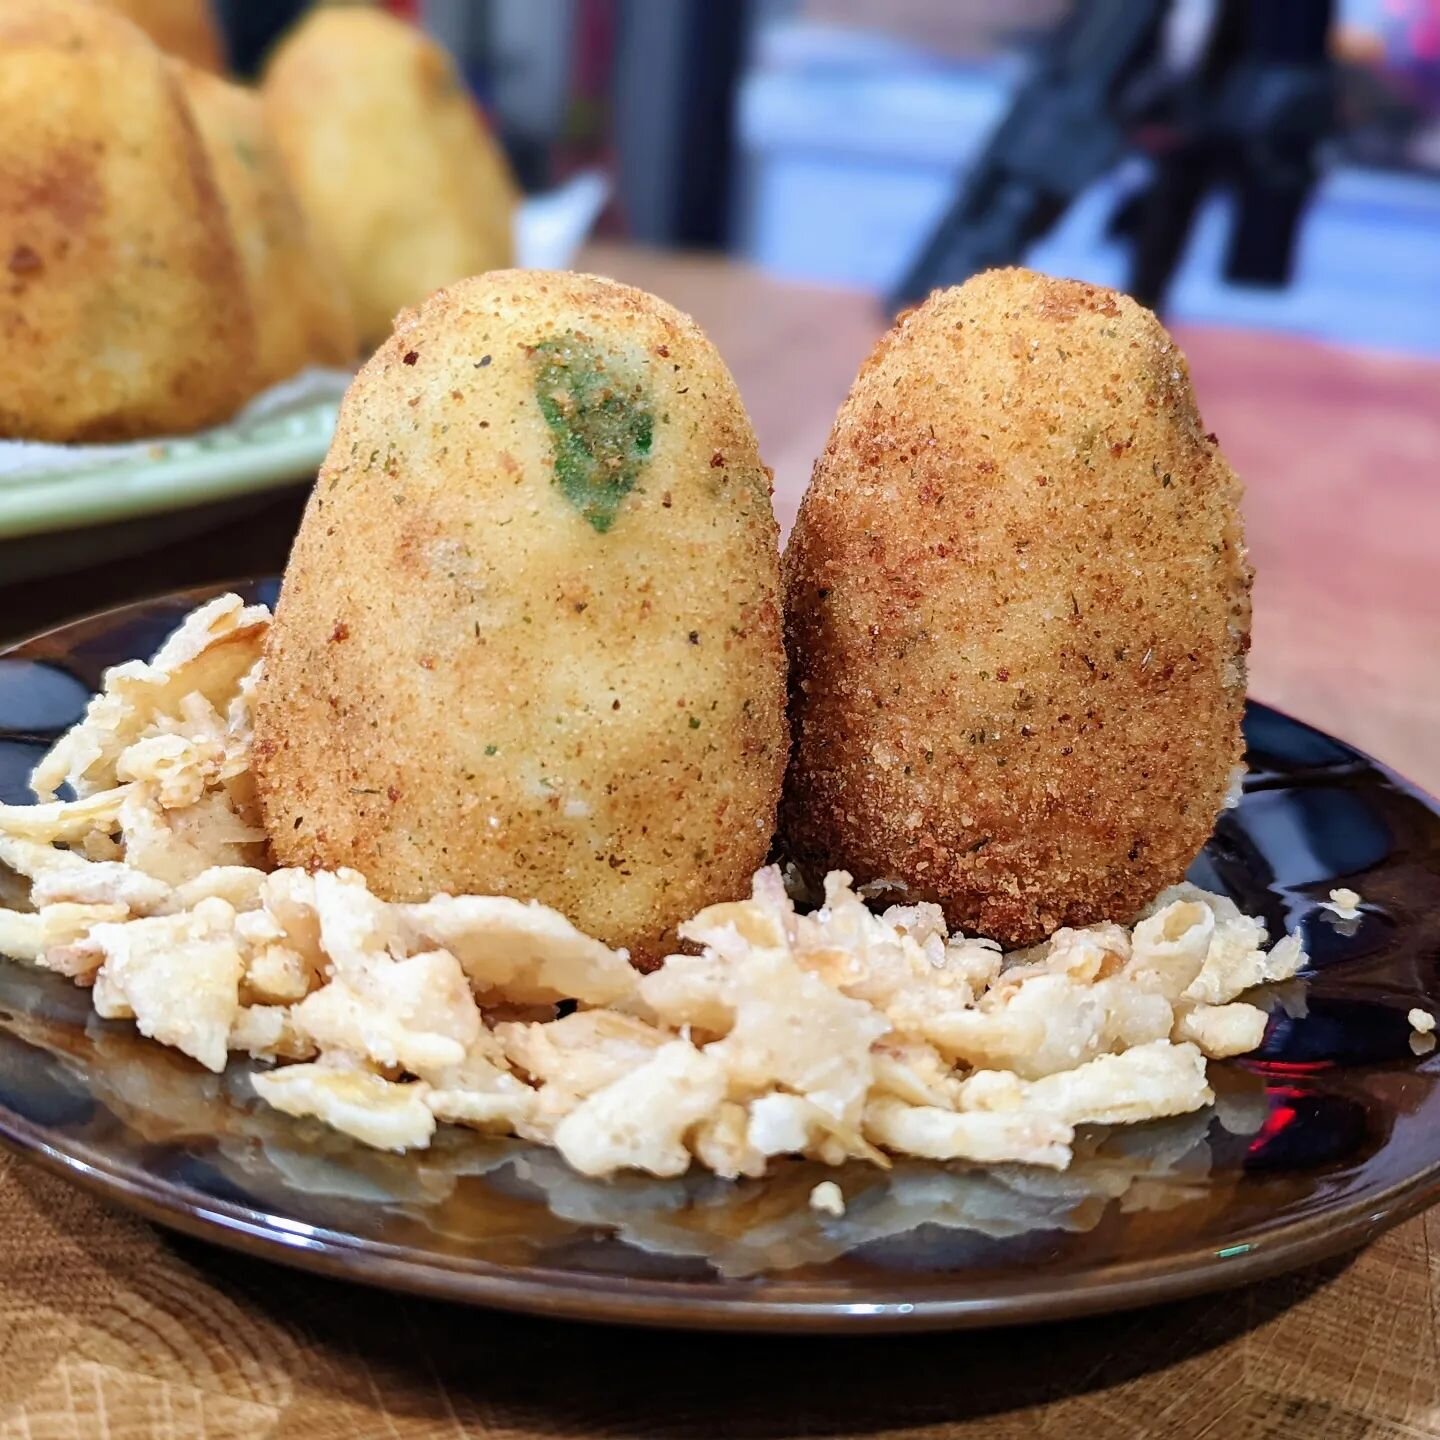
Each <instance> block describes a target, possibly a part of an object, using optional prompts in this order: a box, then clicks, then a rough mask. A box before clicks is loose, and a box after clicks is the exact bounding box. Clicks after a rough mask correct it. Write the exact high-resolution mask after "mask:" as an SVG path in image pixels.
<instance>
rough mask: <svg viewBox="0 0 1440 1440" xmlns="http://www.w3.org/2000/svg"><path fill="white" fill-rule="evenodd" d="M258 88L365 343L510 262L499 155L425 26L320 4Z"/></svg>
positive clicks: (507, 183) (508, 214) (511, 203)
mask: <svg viewBox="0 0 1440 1440" xmlns="http://www.w3.org/2000/svg"><path fill="white" fill-rule="evenodd" d="M264 93H265V103H266V107H267V110H268V113H269V117H270V121H271V126H272V129H273V131H274V133H275V136H276V139H277V142H278V143H279V145H280V148H281V153H282V156H283V158H284V161H285V164H286V166H287V168H288V170H289V172H290V178H291V181H292V183H293V184H294V186H295V189H296V191H297V193H298V194H299V196H300V201H301V204H302V205H304V207H305V209H306V211H307V213H308V214H309V216H310V220H311V223H312V224H313V225H314V226H315V228H316V230H317V232H318V233H319V234H320V236H321V238H322V239H323V240H324V241H325V243H326V244H327V246H328V247H329V249H330V250H331V251H332V252H333V253H334V254H335V255H336V256H337V257H338V259H339V263H340V269H341V274H342V275H343V277H344V280H345V284H346V287H347V289H348V290H349V293H350V298H351V306H352V309H353V311H354V314H355V317H356V321H357V323H358V325H359V328H360V336H361V339H362V340H363V341H364V342H365V344H366V345H367V346H373V345H375V344H378V343H379V341H381V340H383V339H384V338H385V337H386V336H387V335H388V334H389V333H390V326H391V323H392V321H393V320H394V318H395V315H396V313H397V312H398V311H399V310H401V309H402V308H404V307H405V306H410V305H417V304H419V303H420V301H421V300H423V299H424V298H425V296H427V295H428V294H429V293H430V292H431V291H432V290H434V289H436V288H437V287H439V286H441V285H448V284H450V283H451V282H453V281H456V280H459V279H461V278H463V277H464V276H467V275H475V274H478V273H479V272H481V271H483V270H492V269H498V268H499V267H501V266H504V265H509V264H510V263H511V261H512V255H513V249H512V242H511V225H512V212H513V210H514V207H515V187H514V184H513V182H512V180H511V178H510V173H509V170H508V168H507V166H506V163H505V159H504V156H503V155H502V154H501V152H500V149H499V147H498V145H497V144H496V143H495V140H494V138H493V137H492V136H491V134H490V133H489V131H488V130H487V128H486V126H485V123H484V121H483V120H482V118H481V116H480V114H479V112H478V110H477V109H476V107H475V105H474V103H473V101H472V100H471V98H470V96H469V95H468V94H467V93H466V91H465V87H464V84H463V82H462V81H461V79H460V76H459V74H458V72H457V71H456V68H455V65H454V62H453V61H452V60H451V58H450V56H449V55H447V54H446V53H445V51H444V50H443V49H441V48H440V46H438V45H437V44H436V43H435V42H434V41H433V40H430V39H429V38H427V37H426V36H425V35H423V34H422V33H421V32H420V31H419V30H417V29H415V28H414V27H413V26H410V25H407V24H404V23H403V22H401V21H399V20H396V19H393V18H392V17H390V16H388V15H385V14H382V13H378V12H375V11H370V10H351V9H338V10H321V11H316V12H315V13H313V14H311V15H310V16H309V17H308V18H307V19H306V20H304V21H303V22H302V23H301V24H300V25H299V26H298V27H297V28H296V30H295V31H294V32H293V34H291V35H290V36H289V38H288V39H286V40H285V41H284V42H283V43H282V44H281V46H280V48H279V50H278V51H277V53H276V55H275V57H274V59H273V60H272V62H271V64H270V66H269V68H268V71H267V73H266V77H265V84H264Z"/></svg>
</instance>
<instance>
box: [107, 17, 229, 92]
mask: <svg viewBox="0 0 1440 1440" xmlns="http://www.w3.org/2000/svg"><path fill="white" fill-rule="evenodd" d="M93 3H95V4H98V5H103V6H104V7H105V8H106V9H107V10H114V11H115V12H116V13H117V14H119V15H123V16H124V17H125V18H126V19H127V20H129V21H131V22H132V23H133V24H135V25H138V26H139V27H140V28H141V29H142V30H143V31H144V32H145V33H146V34H147V35H148V36H149V37H150V38H151V39H152V40H153V41H154V42H155V43H156V44H157V45H158V46H159V47H160V48H161V49H162V50H163V51H165V53H166V54H167V55H173V56H175V58H176V59H177V60H184V61H185V62H186V63H187V64H190V65H195V66H198V67H199V68H200V69H201V70H209V71H212V72H214V73H216V74H220V73H223V71H224V69H225V54H224V47H223V46H222V45H221V43H220V29H219V27H218V26H217V25H216V23H215V13H214V11H213V10H212V9H211V6H210V3H209V0H93Z"/></svg>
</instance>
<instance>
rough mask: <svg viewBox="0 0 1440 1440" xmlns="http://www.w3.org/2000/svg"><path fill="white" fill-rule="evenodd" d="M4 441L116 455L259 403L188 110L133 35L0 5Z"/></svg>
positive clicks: (89, 10)
mask: <svg viewBox="0 0 1440 1440" xmlns="http://www.w3.org/2000/svg"><path fill="white" fill-rule="evenodd" d="M0 156H3V159H0V264H3V265H4V267H5V277H6V284H5V285H4V286H3V287H0V341H3V344H4V347H5V363H4V365H3V366H0V436H6V437H24V438H28V439H35V440H58V441H73V440H118V439H126V438H129V437H133V436H145V435H163V434H168V433H173V432H177V431H185V430H195V429H199V428H200V427H201V426H204V425H209V424H214V423H216V422H218V421H220V420H224V419H227V418H228V417H229V416H230V415H231V414H232V413H233V412H234V411H235V410H237V409H238V408H239V407H240V405H241V404H242V403H243V402H244V401H245V400H247V399H248V398H249V397H250V395H251V394H252V393H253V391H254V388H255V326H254V317H253V315H252V313H251V310H250V305H249V301H248V298H247V293H246V289H245V284H244V275H243V271H242V268H241V263H240V256H239V253H238V251H237V248H236V245H235V241H234V238H233V236H232V235H231V232H230V226H229V223H228V221H227V219H226V215H225V207H224V205H223V203H222V202H221V199H220V195H219V192H218V190H217V189H216V185H215V181H214V177H213V176H212V174H211V172H210V167H209V165H208V163H207V161H206V158H205V151H204V148H203V147H202V145H201V143H200V139H199V136H198V135H197V134H196V131H195V125H194V121H193V120H192V118H191V115H190V111H189V108H188V107H187V105H186V104H185V101H184V98H183V96H182V95H181V93H180V90H179V86H178V84H177V83H176V81H175V79H174V77H173V76H172V75H171V73H170V71H169V69H168V67H167V64H166V61H165V59H164V57H163V56H162V55H161V54H160V52H159V51H158V50H157V49H156V48H155V46H154V45H152V44H151V42H150V41H149V40H148V39H147V38H146V37H145V36H144V35H143V34H142V33H141V32H140V31H139V30H137V29H136V28H135V27H134V26H133V25H132V24H130V22H129V21H128V20H123V19H121V18H120V17H119V16H117V15H112V14H111V13H110V12H109V11H108V10H103V9H99V8H97V7H95V6H92V5H87V4H81V3H78V0H6V3H5V4H4V5H0Z"/></svg>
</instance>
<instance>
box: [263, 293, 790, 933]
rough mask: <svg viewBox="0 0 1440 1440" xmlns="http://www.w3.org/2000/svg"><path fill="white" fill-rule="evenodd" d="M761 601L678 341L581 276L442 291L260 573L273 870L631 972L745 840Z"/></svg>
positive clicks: (767, 772) (747, 516)
mask: <svg viewBox="0 0 1440 1440" xmlns="http://www.w3.org/2000/svg"><path fill="white" fill-rule="evenodd" d="M779 583H780V582H779V555H778V547H777V532H776V525H775V519H774V515H773V513H772V510H771V505H770V493H769V479H768V475H767V472H766V470H765V467H764V466H763V465H762V464H761V462H760V457H759V455H758V453H757V451H756V445H755V436H754V433H753V431H752V429H751V426H750V421H749V418H748V417H747V415H746V413H745V409H744V406H743V405H742V403H741V400H740V396H739V394H738V392H737V391H736V388H735V384H734V381H733V380H732V379H731V377H730V374H729V372H728V371H727V370H726V369H725V366H724V364H723V362H722V361H721V360H720V357H719V356H718V355H717V353H716V352H715V349H714V347H713V346H712V345H711V344H710V342H709V341H708V340H707V339H706V338H705V336H704V334H703V333H702V332H701V331H700V329H699V328H698V327H697V326H696V325H695V323H694V322H693V321H692V320H690V319H689V318H688V317H686V316H684V315H681V314H679V313H678V312H677V311H675V310H673V309H671V308H670V307H669V306H668V305H666V304H664V303H663V302H662V301H660V300H657V299H655V297H653V296H651V295H647V294H645V293H643V292H641V291H639V290H633V289H631V288H629V287H628V286H625V285H619V284H616V283H614V282H612V281H608V280H601V279H596V278H595V277H593V276H586V275H572V274H558V273H548V272H544V271H513V270H512V271H496V272H492V273H490V274H488V275H483V276H479V277H476V278H474V279H470V280H466V281H464V282H462V283H460V284H458V285H455V286H453V287H452V288H450V289H449V290H444V291H441V292H440V293H438V294H436V295H434V296H432V297H431V298H430V299H429V300H427V301H426V303H425V304H424V305H423V306H422V307H421V308H420V309H419V311H418V312H415V313H410V314H407V315H405V316H403V317H402V318H401V320H400V322H399V324H398V326H397V328H396V331H395V334H394V335H393V336H392V337H391V339H390V340H389V341H387V342H386V343H385V344H384V345H383V346H382V347H381V348H380V349H379V350H378V351H377V352H376V354H375V355H374V357H373V358H372V359H371V360H370V361H369V363H368V364H367V365H366V366H365V367H364V368H363V369H362V370H361V372H360V374H359V376H358V377H357V378H356V380H355V383H354V384H353V385H352V386H351V389H350V392H349V394H348V396H347V397H346V399H345V402H344V404H343V406H342V408H341V412H340V421H339V427H338V429H337V431H336V434H335V440H334V443H333V445H332V446H331V449H330V454H329V457H328V458H327V460H326V462H325V465H324V467H323V468H322V470H321V472H320V479H319V483H318V485H317V487H316V489H315V492H314V496H313V498H312V499H311V501H310V505H309V508H308V509H307V511H306V514H305V519H304V522H303V523H302V525H301V528H300V533H299V536H298V539H297V540H296V544H295V549H294V552H293V553H292V555H291V558H290V563H289V566H288V568H287V570H286V574H285V583H284V587H283V590H282V594H281V598H280V604H279V608H278V612H277V615H276V620H275V625H274V628H273V629H272V631H271V634H270V640H269V644H268V647H267V651H266V661H265V676H264V680H263V682H262V685H261V688H260V692H259V695H258V697H257V710H256V746H255V764H256V768H257V772H258V779H259V787H260V794H261V799H262V805H263V808H264V813H265V820H266V826H267V829H268V830H269V832H270V835H271V838H272V841H273V845H274V849H275V852H276V855H277V856H278V857H279V859H280V861H281V863H283V864H298V865H322V866H331V867H333V866H342V865H344V866H351V867H353V868H355V869H357V870H359V871H360V872H361V873H362V874H364V875H365V877H366V878H367V880H368V881H369V882H370V884H371V886H372V887H373V888H374V889H375V890H376V891H377V892H378V893H379V894H381V895H383V896H385V897H387V898H391V899H395V898H401V899H409V900H420V899H424V898H426V897H428V896H429V895H431V894H432V893H433V892H435V891H450V892H452V893H456V894H465V893H470V894H480V895H486V894H502V895H511V896H515V897H517V898H520V899H529V898H532V897H533V898H537V899H539V900H541V901H543V902H545V903H546V904H549V905H553V906H555V907H556V908H558V909H560V910H561V911H562V912H563V913H564V914H565V915H567V916H568V917H570V919H571V920H573V921H574V923H575V924H577V925H579V926H580V927H581V928H582V929H584V930H586V931H587V932H589V933H591V934H594V935H597V936H599V937H600V938H602V939H604V940H605V941H607V942H608V943H610V944H612V945H624V946H627V947H629V949H630V950H631V952H632V955H633V956H634V957H636V958H638V959H640V960H642V961H643V960H649V959H654V958H655V957H657V956H658V955H661V954H663V953H665V950H666V948H667V947H668V946H670V945H673V944H674V927H675V925H676V924H677V923H678V922H679V921H680V920H681V919H682V918H684V917H685V916H687V915H689V914H692V913H693V912H694V911H695V909H696V908H697V907H698V906H703V905H705V904H708V903H710V902H712V901H718V900H728V899H733V898H735V897H736V896H739V895H742V894H744V893H745V889H746V886H747V883H748V880H749V877H750V874H751V872H752V871H753V870H754V868H755V867H756V866H757V865H758V864H760V863H762V862H763V861H764V859H765V856H766V853H767V850H768V847H769V845H770V843H771V838H772V834H773V830H774V823H775V809H776V803H777V801H778V798H779V790H780V781H781V777H782V774H783V771H784V765H785V752H786V729H785V716H784V703H785V702H784V648H783V643H782V637H781V620H780V603H779V602H780V590H779Z"/></svg>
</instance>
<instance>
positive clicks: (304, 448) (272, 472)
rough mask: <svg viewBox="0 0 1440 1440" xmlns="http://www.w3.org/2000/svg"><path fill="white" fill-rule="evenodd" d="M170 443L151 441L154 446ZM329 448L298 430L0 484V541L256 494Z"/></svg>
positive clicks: (299, 475)
mask: <svg viewBox="0 0 1440 1440" xmlns="http://www.w3.org/2000/svg"><path fill="white" fill-rule="evenodd" d="M326 403H329V402H326ZM331 408H332V409H333V408H334V406H333V405H332V406H331ZM331 428H333V426H332V427H331ZM180 438H181V439H183V440H193V439H195V438H196V437H194V436H182V437H180ZM173 443H175V442H174V441H173V440H157V441H156V442H155V444H156V445H157V446H160V447H163V446H165V445H167V444H173ZM329 448H330V436H329V433H328V431H327V432H326V433H325V434H324V436H323V438H322V437H321V436H320V435H319V434H317V433H311V432H309V431H306V432H302V433H299V434H278V435H273V436H267V437H266V438H264V439H263V440H252V441H248V442H247V441H245V440H241V441H239V442H237V443H236V444H235V445H234V446H232V447H229V448H225V449H216V450H207V451H201V452H199V453H192V452H186V453H182V454H178V455H176V454H165V453H162V454H160V455H156V456H148V455H144V454H137V455H129V456H125V457H123V458H122V459H117V460H116V461H115V462H114V463H113V464H111V465H106V466H97V467H95V468H93V469H90V470H83V471H63V470H61V471H55V472H41V473H40V474H37V475H36V476H35V477H34V478H33V479H29V480H9V481H5V482H0V541H9V540H20V539H24V538H25V537H27V536H30V535H48V534H55V533H63V532H66V531H71V530H88V529H91V528H93V527H94V526H97V525H105V524H110V523H113V522H115V521H118V520H130V519H140V518H142V517H144V516H146V515H154V514H157V513H160V512H164V511H171V510H190V509H194V508H196V507H197V506H200V505H208V504H210V503H212V502H214V501H218V500H230V499H235V498H237V497H239V496H242V495H251V494H256V495H258V494H263V493H264V492H266V491H268V490H275V489H278V488H279V487H281V486H282V485H289V484H292V483H294V482H296V481H299V480H303V479H304V478H305V477H306V476H307V475H308V474H310V473H311V472H313V471H314V470H316V469H317V468H318V467H319V465H320V464H321V462H322V461H323V460H324V459H325V454H326V452H327V451H328V449H329ZM152 598H154V599H159V598H162V597H160V596H155V597H152ZM138 603H140V604H142V605H143V604H145V603H146V602H145V601H140V602H138ZM114 608H115V609H124V608H125V607H124V606H116V607H114ZM106 613H109V612H107V611H97V612H96V613H95V615H87V616H82V617H80V618H81V619H96V618H98V617H99V616H100V615H102V614H106ZM57 628H64V627H57ZM32 638H33V637H32ZM22 643H26V642H22Z"/></svg>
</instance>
